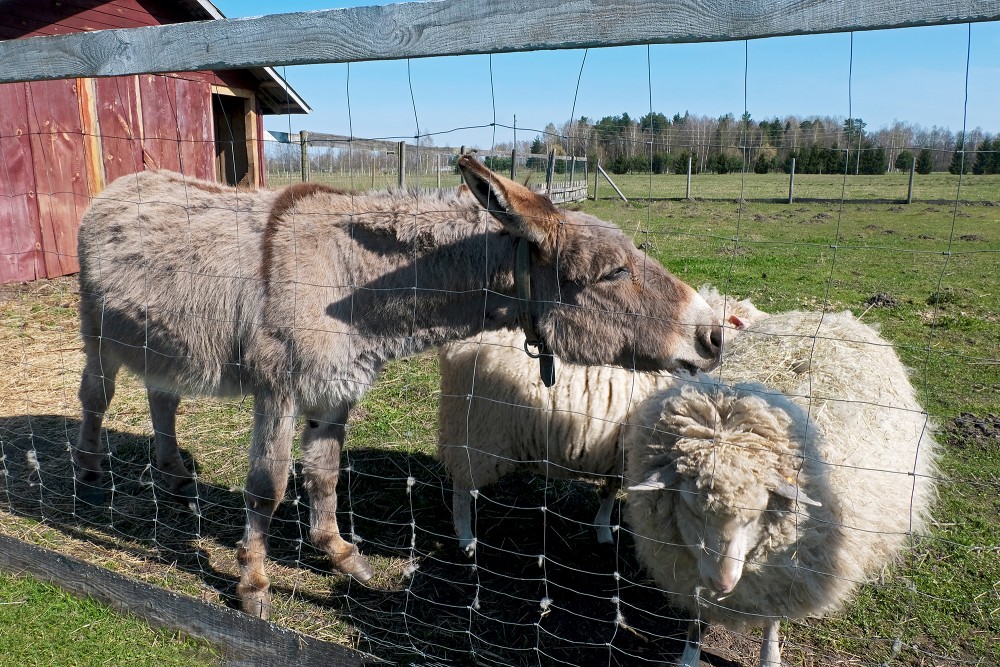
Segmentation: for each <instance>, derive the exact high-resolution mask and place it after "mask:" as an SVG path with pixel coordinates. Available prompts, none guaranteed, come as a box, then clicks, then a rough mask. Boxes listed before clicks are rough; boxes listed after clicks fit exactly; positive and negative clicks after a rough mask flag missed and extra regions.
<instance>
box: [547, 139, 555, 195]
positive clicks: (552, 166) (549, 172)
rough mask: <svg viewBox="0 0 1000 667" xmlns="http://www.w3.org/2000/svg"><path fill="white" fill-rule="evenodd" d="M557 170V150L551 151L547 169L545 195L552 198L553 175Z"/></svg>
mask: <svg viewBox="0 0 1000 667" xmlns="http://www.w3.org/2000/svg"><path fill="white" fill-rule="evenodd" d="M555 169H556V149H554V148H553V149H551V150H550V151H549V164H548V165H547V166H546V167H545V194H547V195H548V196H549V197H551V196H552V175H553V174H554V173H555Z"/></svg>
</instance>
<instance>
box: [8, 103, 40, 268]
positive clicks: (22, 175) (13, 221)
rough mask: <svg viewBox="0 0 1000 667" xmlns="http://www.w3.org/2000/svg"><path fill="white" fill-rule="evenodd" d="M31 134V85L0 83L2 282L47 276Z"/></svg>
mask: <svg viewBox="0 0 1000 667" xmlns="http://www.w3.org/2000/svg"><path fill="white" fill-rule="evenodd" d="M28 137H29V132H28V101H27V84H24V83H8V84H4V85H0V283H8V282H13V281H20V280H35V279H36V278H40V277H43V276H44V275H45V265H44V264H43V262H42V237H41V231H40V230H39V227H38V201H37V199H36V197H35V172H34V170H33V168H32V161H31V142H30V140H29V138H28Z"/></svg>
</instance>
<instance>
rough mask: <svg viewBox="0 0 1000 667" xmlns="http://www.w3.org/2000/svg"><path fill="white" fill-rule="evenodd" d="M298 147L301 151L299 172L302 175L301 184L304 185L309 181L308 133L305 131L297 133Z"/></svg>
mask: <svg viewBox="0 0 1000 667" xmlns="http://www.w3.org/2000/svg"><path fill="white" fill-rule="evenodd" d="M299 145H300V148H301V149H302V162H301V164H300V166H299V170H300V171H301V174H302V182H303V183H305V182H307V181H308V180H309V132H307V131H306V130H302V131H301V132H299Z"/></svg>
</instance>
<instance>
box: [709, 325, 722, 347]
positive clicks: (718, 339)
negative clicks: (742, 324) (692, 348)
mask: <svg viewBox="0 0 1000 667" xmlns="http://www.w3.org/2000/svg"><path fill="white" fill-rule="evenodd" d="M708 340H709V342H711V344H712V346H713V347H715V348H718V349H721V348H722V327H721V326H719V325H718V324H716V325H715V326H713V327H712V333H711V334H710V335H709V337H708Z"/></svg>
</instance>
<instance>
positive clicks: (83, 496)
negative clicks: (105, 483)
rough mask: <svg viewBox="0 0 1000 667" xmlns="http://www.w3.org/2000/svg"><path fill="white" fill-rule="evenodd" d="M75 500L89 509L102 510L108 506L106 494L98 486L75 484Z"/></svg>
mask: <svg viewBox="0 0 1000 667" xmlns="http://www.w3.org/2000/svg"><path fill="white" fill-rule="evenodd" d="M76 499H77V500H79V501H80V502H81V503H83V504H84V505H88V506H90V507H97V508H104V507H107V506H108V494H107V492H106V491H105V490H104V489H103V488H102V487H100V486H91V485H88V484H80V483H78V484H77V487H76Z"/></svg>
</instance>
